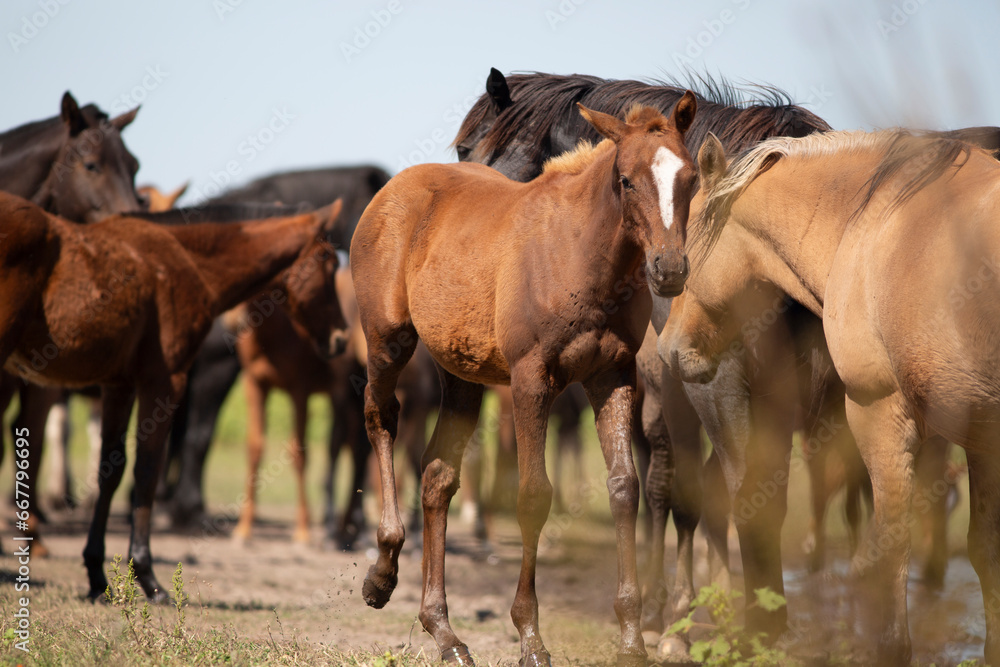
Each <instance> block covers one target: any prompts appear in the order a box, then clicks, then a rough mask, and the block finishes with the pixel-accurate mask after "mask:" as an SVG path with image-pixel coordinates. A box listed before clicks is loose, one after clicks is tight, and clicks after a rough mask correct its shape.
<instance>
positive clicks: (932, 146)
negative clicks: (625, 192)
mask: <svg viewBox="0 0 1000 667" xmlns="http://www.w3.org/2000/svg"><path fill="white" fill-rule="evenodd" d="M971 149H972V147H971V146H970V145H969V144H966V143H964V142H961V141H958V140H955V139H951V138H948V137H946V136H944V135H942V134H941V133H935V132H925V133H919V134H913V133H911V132H909V131H907V130H900V129H892V130H881V131H877V132H863V131H858V130H853V131H844V130H841V131H830V132H820V133H816V134H810V135H807V136H805V137H774V138H772V139H767V140H765V141H762V142H761V143H759V144H757V145H756V146H755V147H753V148H751V149H750V150H748V151H746V152H745V153H743V155H741V156H739V157H737V158H736V159H734V160H733V162H732V163H730V165H729V169H728V170H727V172H726V175H725V176H724V177H723V178H722V179H721V180H720V181H719V182H718V183H716V185H715V187H713V188H712V189H711V191H709V192H707V193H706V195H705V204H704V206H703V207H702V210H701V213H700V214H699V224H698V225H697V227H696V231H695V233H694V234H693V236H694V238H693V239H692V241H693V243H692V245H693V246H694V247H695V249H696V252H697V254H698V255H699V256H701V257H704V256H705V255H707V253H708V252H709V251H710V250H711V248H712V246H714V245H715V242H716V241H717V240H718V237H719V234H721V233H722V229H723V227H724V225H725V223H726V220H728V219H729V215H730V212H731V210H732V207H733V203H734V202H735V201H736V199H738V198H739V196H740V195H741V194H743V192H744V190H746V189H747V187H748V186H749V185H750V184H751V183H752V182H753V180H754V179H755V178H756V177H757V176H758V175H760V174H761V173H763V172H764V171H766V170H768V169H769V168H771V166H772V165H774V163H775V162H777V161H778V160H780V159H782V158H816V157H833V156H836V155H841V156H842V155H845V154H854V155H861V154H870V153H873V152H878V153H880V154H881V156H880V162H879V164H878V166H877V167H876V168H875V169H874V170H873V171H872V173H871V176H870V178H869V179H868V180H867V182H866V183H865V186H863V187H862V190H867V191H866V192H865V193H864V196H863V198H862V200H861V203H860V205H859V207H858V209H857V210H856V211H855V215H856V214H857V213H860V212H861V211H862V210H864V208H865V207H866V206H867V205H868V204H869V203H870V202H871V199H872V196H873V195H874V193H875V191H876V190H877V189H878V188H880V187H882V186H883V185H885V184H886V183H887V182H888V181H889V180H890V179H891V178H892V177H894V176H895V175H897V174H899V173H900V171H901V169H902V168H903V167H904V166H905V165H907V164H908V163H909V164H910V165H911V166H912V167H914V169H913V170H912V172H913V173H908V174H907V175H908V178H907V180H906V181H905V182H904V183H903V184H901V185H900V187H899V188H898V192H897V194H896V195H895V197H894V198H893V199H892V201H891V203H890V204H889V206H888V207H887V210H891V209H892V208H894V207H895V206H898V205H899V204H901V203H903V202H905V201H906V200H907V199H908V198H909V197H911V196H913V195H914V194H916V192H917V191H918V190H919V189H920V188H922V187H923V186H925V185H927V184H928V183H930V182H931V181H933V180H935V179H936V178H937V177H938V176H940V175H941V174H942V173H943V172H944V170H945V169H946V168H948V167H949V166H951V165H952V164H954V162H955V159H956V158H957V157H958V156H959V155H960V154H962V153H966V154H968V152H969V151H970V150H971ZM914 158H919V160H916V161H915V160H914ZM963 164H964V163H963ZM959 166H961V165H959Z"/></svg>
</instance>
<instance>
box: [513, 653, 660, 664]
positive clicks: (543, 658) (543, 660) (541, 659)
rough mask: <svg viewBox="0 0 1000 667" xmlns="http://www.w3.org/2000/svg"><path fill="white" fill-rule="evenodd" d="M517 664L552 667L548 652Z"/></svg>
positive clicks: (530, 656) (537, 654)
mask: <svg viewBox="0 0 1000 667" xmlns="http://www.w3.org/2000/svg"><path fill="white" fill-rule="evenodd" d="M518 664H519V665H520V666H521V667H552V659H551V657H550V656H549V653H548V651H536V652H535V653H529V654H528V655H526V656H524V657H523V658H521V660H520V662H518ZM644 664H645V663H644Z"/></svg>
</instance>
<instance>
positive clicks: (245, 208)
mask: <svg viewBox="0 0 1000 667" xmlns="http://www.w3.org/2000/svg"><path fill="white" fill-rule="evenodd" d="M311 210H312V209H311V208H305V209H304V208H303V207H301V206H286V205H283V204H264V203H243V204H206V205H204V206H186V207H184V208H173V209H170V210H169V211H159V212H157V213H150V212H148V211H134V212H130V213H125V214H123V215H124V216H125V217H129V218H139V219H140V220H146V221H147V222H155V223H156V224H159V225H168V226H174V225H188V224H195V223H202V222H218V223H228V222H244V221H247V220H261V219H264V218H277V217H283V216H291V215H299V214H302V213H307V212H309V211H311Z"/></svg>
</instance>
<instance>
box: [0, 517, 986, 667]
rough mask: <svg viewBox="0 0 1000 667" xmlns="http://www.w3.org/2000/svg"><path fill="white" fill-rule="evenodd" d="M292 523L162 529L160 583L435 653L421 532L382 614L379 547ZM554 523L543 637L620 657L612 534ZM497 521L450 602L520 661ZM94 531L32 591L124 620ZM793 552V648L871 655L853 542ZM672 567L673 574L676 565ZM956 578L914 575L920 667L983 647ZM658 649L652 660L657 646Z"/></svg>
mask: <svg viewBox="0 0 1000 667" xmlns="http://www.w3.org/2000/svg"><path fill="white" fill-rule="evenodd" d="M291 518H292V517H291V513H290V512H282V511H280V510H269V511H265V512H264V518H263V520H262V522H261V523H260V525H259V529H258V531H257V533H256V535H255V538H254V540H253V541H252V542H250V543H248V544H245V545H236V544H234V543H233V542H232V541H231V540H230V538H229V537H228V535H227V534H226V531H225V529H223V531H220V532H219V533H216V534H208V533H202V534H195V535H180V534H176V533H169V532H166V531H164V530H159V531H157V532H156V533H155V534H154V540H153V550H154V554H155V556H156V564H155V567H156V572H157V575H158V578H159V580H160V581H161V583H164V584H165V585H166V582H169V580H170V574H171V572H172V571H173V569H174V567H176V564H177V563H178V562H182V563H183V565H184V580H185V582H186V587H185V590H186V591H187V593H188V594H189V595H190V607H189V609H190V611H189V615H191V616H192V617H196V619H197V621H196V623H200V624H201V626H203V627H206V628H207V627H219V626H227V627H232V628H233V630H234V631H235V633H237V634H239V635H240V636H243V637H246V638H248V639H262V640H264V641H267V639H268V638H269V637H273V636H276V635H277V634H278V633H279V632H280V633H281V636H282V637H285V638H288V637H293V638H294V639H295V641H297V642H300V643H304V644H308V643H312V644H322V645H326V646H331V647H334V648H336V649H338V650H341V651H358V652H362V653H364V652H370V655H372V656H378V655H382V654H383V653H384V652H385V650H390V651H392V652H393V653H398V652H400V651H401V650H403V649H405V651H406V653H407V654H410V655H414V654H415V655H418V656H419V655H421V654H422V655H424V656H427V657H430V658H435V657H436V656H437V651H436V648H435V645H434V642H433V640H432V639H431V638H430V636H429V635H427V634H426V633H424V632H423V630H422V629H421V627H420V625H419V622H418V621H417V612H418V609H419V603H420V552H419V545H418V544H417V542H416V540H413V539H409V540H408V541H407V545H406V547H405V548H404V551H403V555H402V557H401V572H400V582H399V586H398V588H397V589H396V592H395V593H394V595H393V597H392V600H391V601H390V603H389V604H388V605H387V607H386V608H384V609H382V610H374V609H370V608H368V607H367V606H366V605H365V604H364V602H363V600H362V598H361V592H360V589H361V583H362V581H363V579H364V575H365V572H366V571H367V568H368V566H369V564H370V563H371V562H373V560H374V550H373V549H371V548H370V546H368V547H367V548H365V547H362V548H361V549H359V550H358V551H356V552H352V553H344V552H337V551H332V550H329V549H324V548H323V546H322V545H321V544H320V539H319V537H320V536H319V534H318V533H319V531H318V530H317V531H316V536H315V537H316V544H315V545H314V546H310V547H301V546H293V545H292V544H291V541H290V536H291V529H290V526H291ZM161 522H162V519H161ZM557 523H559V524H561V525H562V526H564V528H562V529H560V530H559V531H555V532H550V533H548V537H549V538H550V539H546V538H543V543H545V544H546V548H545V549H544V551H543V552H542V554H541V557H540V562H539V570H538V596H539V602H540V615H541V616H540V617H541V622H542V633H543V637H544V638H545V641H546V644H547V646H548V648H549V650H550V651H551V652H552V656H553V660H554V663H555V664H573V665H578V664H583V665H591V664H613V662H614V656H615V649H616V645H617V637H618V624H617V621H616V619H615V616H614V612H613V609H612V600H613V595H614V591H615V552H614V544H613V529H612V527H611V525H610V523H609V522H608V521H607V520H603V519H601V518H596V519H595V518H589V517H582V518H578V519H571V520H568V521H567V520H559V521H557ZM492 528H493V535H494V537H493V540H492V543H491V546H492V549H491V550H490V551H489V552H488V553H487V552H484V551H483V550H482V549H481V548H480V546H479V543H478V542H477V540H475V538H474V537H473V536H472V531H471V528H470V527H469V526H467V525H465V524H464V523H463V522H462V521H461V520H460V519H459V517H458V516H457V515H454V516H453V517H452V520H451V526H450V537H449V549H450V553H449V555H448V561H447V563H448V565H447V578H448V594H449V595H448V603H449V608H450V612H451V618H452V622H453V627H454V628H455V630H456V632H457V633H458V634H459V636H460V637H461V638H462V639H463V640H464V641H466V642H467V643H468V645H469V646H470V647H471V649H472V650H473V652H474V654H475V655H476V656H477V659H478V660H479V663H480V664H491V665H514V664H516V663H517V659H518V640H517V633H516V631H515V629H514V627H513V624H512V623H511V621H510V617H509V609H510V605H511V602H512V600H513V595H514V589H515V585H516V581H517V572H518V567H519V561H520V540H519V533H518V531H517V527H516V524H515V523H514V522H513V521H512V520H510V519H499V520H496V521H494V522H493V525H492ZM127 530H128V526H127V524H126V523H125V521H124V517H123V515H122V514H121V513H119V514H118V515H117V516H116V517H114V518H113V520H112V525H111V528H110V531H109V538H108V554H109V559H110V557H111V555H113V554H116V553H125V552H126V550H127V540H128V537H127V535H128V533H127ZM85 531H86V520H85V514H83V513H82V512H79V511H78V512H76V513H75V514H74V515H73V518H72V519H68V518H66V517H63V518H62V519H61V520H60V522H58V523H57V524H56V525H53V526H52V527H50V529H49V530H48V533H47V537H46V544H47V545H48V547H49V548H50V549H51V552H52V553H51V556H50V557H49V558H47V559H44V560H40V559H35V560H34V561H33V562H32V574H31V576H32V582H33V586H34V587H35V588H34V589H33V590H38V591H42V592H41V593H38V595H45V596H52V595H54V594H56V592H57V591H58V592H59V594H60V595H61V597H62V598H63V599H65V600H66V602H65V604H64V605H63V606H65V605H69V606H72V607H75V606H79V607H80V613H82V614H88V615H96V616H97V617H98V618H100V617H101V616H102V615H106V616H108V617H109V618H114V617H116V616H117V614H118V612H117V610H115V609H112V608H108V607H102V606H100V605H98V606H96V607H95V606H92V605H90V604H89V603H87V602H84V601H82V600H80V598H82V596H83V594H84V593H85V591H86V577H85V573H84V569H83V566H82V560H81V557H80V553H81V550H82V546H83V542H84V539H85ZM12 544H13V542H12V541H11V533H10V532H7V533H5V534H4V535H3V546H4V550H5V556H4V557H3V558H0V563H2V565H0V576H2V579H0V581H3V582H5V583H0V591H2V593H0V599H2V600H3V606H4V607H5V609H6V608H7V607H8V604H9V603H11V601H12V600H13V594H12V586H11V584H10V583H9V582H11V581H12V578H13V576H14V575H13V569H14V568H13V563H12V559H10V556H9V555H10V552H11V548H10V545H12ZM697 545H698V546H697V552H696V559H698V560H699V561H703V560H704V548H705V547H704V541H703V540H701V539H699V540H698V543H697ZM734 548H735V546H734ZM669 553H671V549H669V548H668V554H669ZM732 555H733V562H734V563H736V564H737V565H736V573H735V574H736V577H735V580H734V584H735V585H736V586H737V587H740V588H741V587H742V581H741V580H740V577H739V565H738V563H739V559H738V552H736V551H735V550H734V552H733V554H732ZM790 560H791V561H792V562H791V563H789V564H788V567H787V568H786V572H787V573H786V582H787V587H788V589H787V593H788V598H789V615H790V618H791V619H792V621H791V625H792V630H791V631H790V633H789V635H788V637H787V638H786V645H787V646H788V647H789V651H790V652H791V653H793V654H795V655H800V656H807V657H809V658H810V662H811V663H813V664H830V663H840V664H843V662H845V661H846V662H848V663H854V662H862V663H864V662H868V660H867V659H866V658H868V657H870V656H871V650H872V649H873V647H874V643H873V642H874V637H873V636H871V628H872V627H874V619H873V618H871V614H867V613H866V612H865V611H864V610H863V609H862V608H861V607H860V606H859V605H858V604H857V603H856V602H855V599H856V598H858V597H860V593H862V592H863V588H862V590H861V591H859V590H858V586H857V585H854V584H848V583H846V578H845V577H844V576H843V575H844V574H845V573H846V549H844V548H842V545H837V546H835V548H834V554H833V559H832V560H833V566H832V567H831V568H830V570H829V571H828V572H827V573H825V574H818V575H808V574H806V573H805V572H804V570H802V569H801V567H800V565H799V564H798V563H796V562H795V561H796V560H799V559H797V558H794V557H793V558H791V559H790ZM668 567H669V569H668V572H670V571H672V569H673V565H672V563H671V564H670V565H669V566H668ZM697 577H698V580H699V584H703V583H706V581H707V572H706V568H705V567H704V566H699V569H698V573H697ZM946 583H947V585H946V591H945V592H944V593H943V594H938V595H931V594H927V593H924V592H923V591H922V590H921V587H920V585H919V584H918V583H917V582H916V581H913V582H912V585H911V597H910V609H911V634H912V636H913V640H914V649H915V656H914V657H915V660H916V661H917V662H919V663H920V664H932V663H933V664H937V665H948V664H957V663H959V662H960V661H962V660H964V659H968V658H973V657H976V656H981V654H982V646H983V639H984V634H985V628H984V627H983V621H982V618H983V616H982V603H981V601H980V598H979V588H978V581H977V579H976V577H975V574H974V572H973V571H972V569H971V567H969V565H968V562H967V559H963V558H962V557H960V556H956V557H953V558H952V559H951V561H950V564H949V571H948V576H947V582H946ZM88 608H89V609H88ZM4 615H5V616H6V615H7V613H6V611H5V614H4ZM70 618H72V616H71V617H70ZM37 620H39V619H38V618H37V617H36V621H37ZM70 622H73V621H70ZM196 627H197V626H196ZM648 648H649V650H650V653H651V657H652V655H653V654H654V653H655V645H651V646H649V647H648ZM373 664H377V663H373Z"/></svg>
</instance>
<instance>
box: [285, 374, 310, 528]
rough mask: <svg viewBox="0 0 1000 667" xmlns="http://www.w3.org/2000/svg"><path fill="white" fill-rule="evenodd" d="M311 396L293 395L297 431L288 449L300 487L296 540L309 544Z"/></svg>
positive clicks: (298, 487)
mask: <svg viewBox="0 0 1000 667" xmlns="http://www.w3.org/2000/svg"><path fill="white" fill-rule="evenodd" d="M308 403H309V397H308V396H306V395H305V394H303V393H301V392H297V393H295V394H293V395H292V407H293V409H294V412H295V432H294V433H293V435H292V439H291V441H289V443H288V449H289V451H290V453H291V456H292V463H293V465H294V466H295V483H296V487H297V489H298V510H297V512H296V517H295V535H294V538H293V539H294V540H295V541H296V542H298V543H299V544H309V499H308V497H307V495H306V457H307V454H306V424H307V423H308V421H309V405H308Z"/></svg>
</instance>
